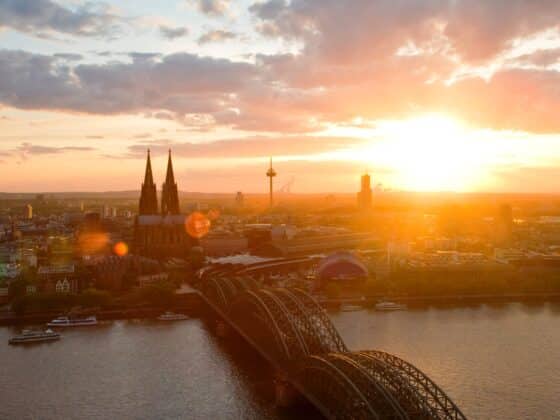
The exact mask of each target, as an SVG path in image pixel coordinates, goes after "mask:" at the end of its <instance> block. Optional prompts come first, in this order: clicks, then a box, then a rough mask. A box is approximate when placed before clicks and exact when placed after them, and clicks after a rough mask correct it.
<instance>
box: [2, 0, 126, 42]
mask: <svg viewBox="0 0 560 420" xmlns="http://www.w3.org/2000/svg"><path fill="white" fill-rule="evenodd" d="M119 20H120V19H119V18H118V17H117V16H116V15H114V14H113V13H111V11H110V10H109V8H108V7H107V6H105V5H103V4H95V3H91V2H87V3H85V5H84V6H81V7H78V8H76V9H75V10H72V9H69V8H65V7H63V6H61V5H59V4H57V3H55V2H53V1H51V0H0V27H8V28H13V29H15V30H18V31H21V32H27V33H32V34H45V33H50V32H59V33H64V34H70V35H75V36H95V37H97V36H106V35H110V34H113V33H115V32H116V31H117V30H118V26H119Z"/></svg>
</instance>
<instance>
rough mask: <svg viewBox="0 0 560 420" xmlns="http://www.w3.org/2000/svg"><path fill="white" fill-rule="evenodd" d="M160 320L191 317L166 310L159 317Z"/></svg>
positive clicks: (178, 319)
mask: <svg viewBox="0 0 560 420" xmlns="http://www.w3.org/2000/svg"><path fill="white" fill-rule="evenodd" d="M157 319H158V320H159V321H183V320H185V319H189V317H188V316H186V315H183V314H176V313H174V312H165V313H164V314H161V315H160V316H158V317H157Z"/></svg>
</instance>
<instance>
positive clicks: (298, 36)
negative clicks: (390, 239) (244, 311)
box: [0, 0, 560, 193]
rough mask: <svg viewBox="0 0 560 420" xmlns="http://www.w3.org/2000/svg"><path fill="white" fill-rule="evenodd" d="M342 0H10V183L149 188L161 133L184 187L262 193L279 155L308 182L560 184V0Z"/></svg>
mask: <svg viewBox="0 0 560 420" xmlns="http://www.w3.org/2000/svg"><path fill="white" fill-rule="evenodd" d="M18 5H19V6H18ZM21 5H24V6H25V7H22V6H21ZM342 8H343V6H342V5H341V3H340V2H331V1H328V2H324V1H318V0H298V1H292V2H287V1H282V0H269V1H252V0H243V1H239V2H232V1H227V0H168V1H163V2H158V3H157V4H154V3H152V2H148V1H138V2H135V3H134V6H132V5H124V4H122V3H119V2H115V1H112V2H104V3H102V2H88V3H84V2H79V1H75V0H58V1H51V0H37V1H29V0H25V1H23V0H22V1H20V2H3V3H1V4H0V12H1V13H0V16H2V17H1V18H0V29H1V31H0V39H2V49H0V64H1V66H0V76H1V82H0V124H1V127H2V133H1V134H0V161H1V162H0V176H1V177H2V178H3V179H10V183H9V184H8V183H3V184H1V185H0V190H1V191H5V192H42V191H100V190H113V191H116V190H132V189H136V188H137V180H136V174H137V173H138V171H139V170H141V168H142V167H143V164H144V161H143V157H144V153H145V150H146V149H147V148H148V147H149V148H151V150H152V152H153V158H154V164H155V165H156V166H157V167H163V164H162V162H164V161H163V159H165V158H166V153H167V150H168V149H169V148H172V149H173V150H174V157H175V172H176V173H175V175H176V178H177V182H178V183H180V184H181V185H182V186H183V190H185V191H200V192H228V193H234V192H236V191H238V190H240V189H243V190H244V191H248V192H258V193H265V192H266V191H267V185H266V184H265V183H264V182H262V179H261V176H259V174H261V173H262V170H263V168H266V160H267V158H268V156H270V155H272V156H274V161H275V169H277V170H278V173H279V176H278V177H277V179H276V180H275V184H276V185H278V186H279V187H281V186H282V185H283V184H285V183H287V182H289V181H290V180H291V179H295V182H294V186H293V189H292V190H293V191H294V192H301V193H312V192H345V193H354V192H355V191H356V179H357V178H358V177H359V176H360V175H361V174H362V172H363V168H364V167H365V168H367V169H368V170H369V172H370V173H371V174H372V176H373V179H374V183H377V182H381V183H382V184H383V185H385V186H387V187H389V188H392V189H396V190H406V191H458V192H465V191H467V192H470V191H475V192H478V191H489V192H545V193H551V192H559V191H560V177H559V176H558V175H560V141H559V140H560V122H559V121H560V119H559V118H557V111H556V109H558V97H557V95H556V93H555V89H554V87H555V86H556V85H557V84H558V83H559V81H560V79H559V76H558V75H559V70H560V67H559V66H560V64H559V61H558V59H559V53H558V51H560V33H559V30H558V26H557V21H558V15H560V6H557V5H555V4H552V5H551V4H549V2H544V1H536V2H523V1H520V2H515V3H514V4H505V3H496V2H493V3H488V2H484V1H478V0H476V1H472V0H471V1H455V2H450V1H445V0H434V1H429V2H427V3H424V2H422V3H419V2H416V1H413V0H408V1H405V2H402V4H401V3H392V2H385V1H376V2H369V1H359V2H356V3H355V7H354V8H351V9H349V10H343V9H342ZM358 11H359V13H358ZM55 16H56V18H55ZM339 22H343V23H347V24H344V25H342V26H343V27H344V30H341V29H340V27H341V26H340V25H338V23H339ZM372 28H377V29H375V30H373V29H372ZM160 161H161V162H160ZM37 174H40V175H41V176H37ZM155 176H156V177H157V178H160V179H161V178H164V176H165V174H164V173H163V174H162V173H159V172H158V171H157V170H156V173H155ZM101 186H102V187H101ZM241 186H242V188H241Z"/></svg>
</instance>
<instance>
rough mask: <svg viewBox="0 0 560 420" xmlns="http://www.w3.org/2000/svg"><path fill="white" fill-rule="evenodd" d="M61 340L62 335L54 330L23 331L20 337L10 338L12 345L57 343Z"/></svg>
mask: <svg viewBox="0 0 560 420" xmlns="http://www.w3.org/2000/svg"><path fill="white" fill-rule="evenodd" d="M55 340H60V334H59V333H56V332H54V331H52V330H46V331H31V330H23V331H22V332H21V334H20V335H16V336H15V337H13V338H10V340H9V341H8V342H9V343H10V344H29V343H40V342H42V341H55Z"/></svg>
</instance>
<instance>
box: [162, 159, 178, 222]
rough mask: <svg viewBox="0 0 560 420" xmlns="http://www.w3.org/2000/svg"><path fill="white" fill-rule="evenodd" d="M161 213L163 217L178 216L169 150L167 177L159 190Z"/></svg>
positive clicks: (175, 184) (175, 188)
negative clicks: (168, 215)
mask: <svg viewBox="0 0 560 420" xmlns="http://www.w3.org/2000/svg"><path fill="white" fill-rule="evenodd" d="M161 213H162V214H163V215H164V216H165V215H167V214H180V210H179V193H178V191H177V183H176V182H175V175H174V174H173V162H172V161H171V150H169V159H168V161H167V175H166V177H165V183H164V184H163V187H162V190H161Z"/></svg>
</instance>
